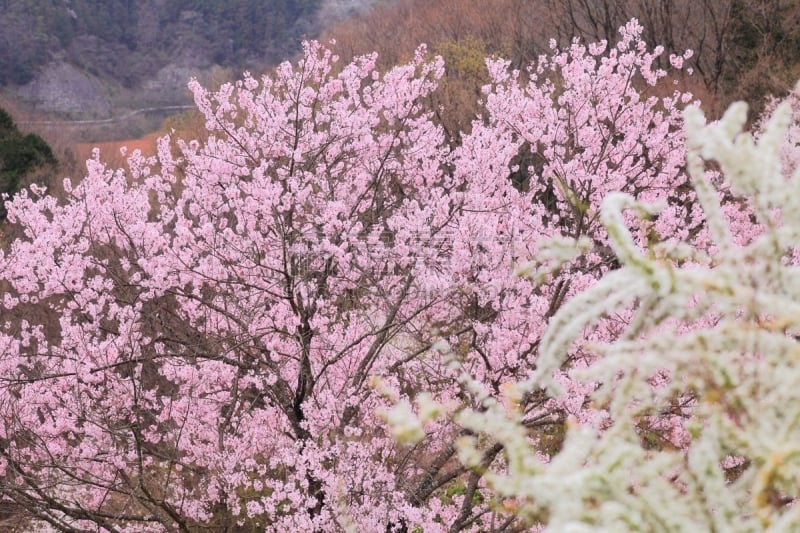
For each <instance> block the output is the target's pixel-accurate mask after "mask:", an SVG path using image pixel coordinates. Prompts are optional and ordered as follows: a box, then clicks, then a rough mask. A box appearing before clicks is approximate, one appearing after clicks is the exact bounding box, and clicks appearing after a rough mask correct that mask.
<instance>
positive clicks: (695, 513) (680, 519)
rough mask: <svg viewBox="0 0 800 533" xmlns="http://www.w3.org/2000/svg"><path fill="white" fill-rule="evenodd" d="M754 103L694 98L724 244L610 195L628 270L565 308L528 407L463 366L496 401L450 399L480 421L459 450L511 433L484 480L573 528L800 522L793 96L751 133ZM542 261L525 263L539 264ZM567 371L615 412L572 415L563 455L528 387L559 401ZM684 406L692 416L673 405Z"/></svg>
mask: <svg viewBox="0 0 800 533" xmlns="http://www.w3.org/2000/svg"><path fill="white" fill-rule="evenodd" d="M746 111H747V107H746V105H745V104H742V103H739V104H735V105H733V106H732V107H731V108H730V109H729V110H728V112H727V113H726V114H725V116H724V117H723V119H722V120H720V121H719V122H718V123H714V124H706V121H705V118H704V117H703V115H702V113H701V112H700V111H699V110H698V109H696V108H691V109H689V110H688V111H687V112H686V117H685V118H686V130H687V143H688V149H689V150H688V153H689V155H688V169H689V172H690V174H691V177H692V179H693V182H694V186H695V188H696V190H697V196H698V199H699V201H700V203H701V205H702V208H703V210H704V212H705V217H706V220H707V227H708V233H709V238H710V240H711V246H704V248H703V249H702V250H700V249H696V248H693V247H691V246H690V245H688V244H686V243H683V244H675V243H670V244H667V243H661V244H659V245H657V246H655V247H653V248H650V249H648V250H646V251H642V250H641V249H640V248H639V247H637V246H636V245H635V244H634V239H633V237H632V235H631V232H630V231H629V229H628V227H626V225H625V222H624V220H625V219H624V218H623V211H626V210H629V211H631V212H633V213H637V214H638V215H639V216H651V215H652V214H654V213H656V212H657V208H658V206H647V205H642V204H638V203H636V202H635V201H634V200H633V199H632V198H631V197H629V196H627V195H624V194H612V195H610V196H609V197H608V198H607V199H606V200H605V202H604V204H603V208H602V219H603V223H604V224H605V226H606V227H607V229H608V233H609V235H610V237H611V240H612V243H613V246H614V249H615V252H616V254H617V256H618V258H619V261H620V264H621V268H619V269H618V270H615V271H613V272H610V273H609V274H608V275H606V276H605V277H604V278H603V279H602V280H601V281H600V282H599V283H597V284H596V285H594V286H593V287H591V288H589V289H588V290H586V291H585V292H583V293H581V294H579V295H577V296H576V297H575V298H573V299H572V300H571V301H570V302H568V303H567V304H566V305H565V306H564V307H563V308H562V309H561V310H560V311H559V312H558V313H557V314H556V315H555V316H554V317H553V318H552V320H551V321H550V325H549V329H548V332H547V334H546V335H545V337H544V339H543V341H542V346H541V356H540V358H539V359H538V361H537V369H536V371H535V372H534V374H533V375H532V376H531V378H530V379H529V380H528V381H526V382H523V383H518V384H516V386H515V389H514V391H513V393H509V394H508V397H509V399H510V400H509V401H510V403H512V404H515V405H516V408H511V409H510V408H509V402H505V403H503V402H498V401H496V400H493V399H492V398H491V397H489V395H488V394H486V395H483V397H481V396H482V394H481V385H480V384H479V383H478V382H477V381H474V380H472V379H471V378H470V377H469V376H465V377H464V378H463V379H464V380H465V382H466V384H467V385H468V386H467V390H470V391H472V392H473V393H474V394H475V395H476V396H477V397H478V400H479V401H481V400H482V409H478V410H470V409H456V408H452V407H450V416H452V417H453V419H454V420H455V421H456V422H457V423H459V424H460V425H461V426H463V427H464V428H465V429H467V430H469V431H470V432H471V433H472V434H473V435H474V436H472V437H464V438H462V439H461V441H459V443H458V445H459V454H460V458H461V460H462V461H463V462H464V463H465V464H467V465H469V466H471V467H473V468H476V469H480V470H481V471H483V469H482V467H481V457H482V453H481V451H482V450H483V449H484V448H485V447H486V446H487V441H488V440H493V441H497V442H500V443H502V444H503V445H504V453H505V455H506V461H505V464H504V467H503V468H502V469H498V470H496V471H489V472H485V476H484V479H485V480H486V484H487V485H488V487H490V488H491V490H492V491H493V492H494V495H493V496H494V497H495V498H496V499H497V504H498V507H502V508H503V509H506V510H508V511H509V512H510V513H516V514H518V515H519V516H521V517H522V518H524V519H525V520H527V521H528V522H529V523H530V524H531V525H536V524H538V525H539V526H541V527H543V528H544V529H545V530H546V531H559V532H583V531H586V532H597V531H720V532H722V531H737V532H739V531H775V532H777V531H787V532H788V531H798V530H800V505H797V504H796V502H797V498H798V496H800V364H798V363H800V344H798V337H797V335H798V334H800V268H798V266H797V261H796V258H797V253H796V251H795V248H796V246H797V244H798V243H800V172H795V174H794V176H793V177H791V178H786V177H785V176H784V174H783V173H782V169H781V163H780V150H781V145H782V142H783V139H784V136H785V134H786V131H787V128H788V127H789V123H790V118H791V110H790V108H789V106H788V105H782V106H779V107H778V108H777V109H776V110H775V112H774V114H773V116H772V118H771V120H770V121H769V123H768V125H767V126H766V128H765V130H764V132H763V133H762V134H761V135H760V136H759V138H758V141H757V142H756V141H754V140H753V138H752V137H751V135H749V134H748V133H745V132H743V128H744V126H745V122H746ZM720 173H721V175H722V176H723V177H724V180H725V183H724V184H722V183H721V182H720V180H718V179H717V177H718V176H719V175H720ZM723 188H724V190H726V191H728V194H736V195H740V196H743V197H745V198H746V199H747V202H748V204H749V207H750V209H751V210H752V213H753V214H754V216H755V217H756V218H757V221H758V224H757V225H755V224H754V227H757V228H759V229H758V233H757V234H754V235H752V236H750V238H749V239H745V242H747V243H748V244H746V245H741V244H736V243H741V242H742V240H741V239H739V237H741V236H740V235H734V234H733V232H732V230H731V226H730V224H729V219H728V218H727V217H726V215H725V213H724V212H723V209H722V208H721V206H720V203H719V197H720V193H719V191H720V190H722V189H723ZM628 220H630V218H629V217H628ZM560 246H562V247H563V243H562V244H561V245H560ZM566 257H567V256H565V258H566ZM530 270H531V269H530V268H527V269H526V268H523V269H521V271H522V272H524V273H525V274H526V275H531V276H534V277H535V276H536V273H535V272H534V273H531V272H530ZM626 310H632V318H631V320H630V321H629V322H628V325H627V326H626V328H627V329H626V330H625V331H623V333H622V334H621V335H620V336H619V337H618V338H617V339H616V340H614V341H613V342H610V343H607V344H603V345H584V346H583V349H584V350H586V351H587V352H589V353H592V354H594V357H593V358H591V359H589V363H587V364H586V365H583V366H582V368H577V367H576V366H575V365H569V364H568V363H567V354H568V353H569V351H570V348H572V347H573V344H574V343H575V342H579V341H578V340H579V339H581V338H585V336H584V335H583V334H584V333H585V332H586V331H587V328H589V329H590V328H591V327H592V326H593V325H594V324H597V323H599V322H600V321H602V320H604V319H605V318H606V317H608V316H609V315H611V314H613V313H614V312H615V311H620V312H622V311H626ZM560 370H568V371H569V375H570V377H571V378H572V379H573V380H577V382H579V383H585V384H588V385H592V384H597V385H596V392H595V394H594V395H593V397H592V401H593V403H592V405H591V406H590V408H593V409H597V410H598V411H602V412H603V413H604V414H605V415H607V416H604V417H602V418H601V419H602V421H603V422H602V427H599V426H600V424H598V425H597V427H595V425H594V424H592V423H591V422H587V421H577V420H572V421H569V422H568V423H567V428H566V437H565V440H564V443H563V446H562V447H561V448H560V451H559V452H558V453H556V454H555V455H553V456H551V457H547V456H544V455H542V454H541V453H540V452H539V451H538V450H537V445H536V444H537V443H536V442H535V441H534V440H533V439H532V438H531V436H530V432H529V431H528V430H527V429H526V427H525V423H526V414H525V398H526V397H529V396H530V395H531V394H532V393H534V392H535V391H537V390H541V389H546V390H547V391H548V393H549V394H551V395H553V396H554V397H556V398H557V397H558V395H559V394H561V393H562V391H561V390H560V388H559V383H560V381H559V380H558V377H557V376H558V374H559V371H560ZM656 383H657V385H656ZM678 405H679V406H680V409H679V410H678V411H677V412H679V413H680V416H669V415H670V414H671V413H675V412H676V406H678ZM408 407H409V406H408V405H405V409H404V412H405V413H406V414H408V413H411V410H410V409H409V408H408ZM645 419H648V420H662V421H665V423H668V424H673V425H676V426H677V427H675V428H674V429H675V430H676V431H678V432H683V434H685V435H686V437H685V439H684V443H685V444H684V446H682V447H681V448H676V447H674V446H670V445H660V446H659V445H654V444H653V442H652V441H651V440H648V439H646V438H644V436H643V435H642V423H641V422H642V420H645ZM406 425H408V424H407V423H406ZM662 429H663V428H662ZM667 429H669V428H667Z"/></svg>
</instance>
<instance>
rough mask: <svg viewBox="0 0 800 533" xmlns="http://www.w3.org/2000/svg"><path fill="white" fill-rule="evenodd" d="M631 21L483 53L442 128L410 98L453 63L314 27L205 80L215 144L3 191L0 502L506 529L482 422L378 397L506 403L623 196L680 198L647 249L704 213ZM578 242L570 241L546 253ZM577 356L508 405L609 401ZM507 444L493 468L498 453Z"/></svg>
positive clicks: (139, 527) (548, 421) (671, 111)
mask: <svg viewBox="0 0 800 533" xmlns="http://www.w3.org/2000/svg"><path fill="white" fill-rule="evenodd" d="M640 35H641V27H639V26H638V24H636V23H635V22H631V23H630V24H628V25H626V26H625V27H624V28H622V29H621V39H620V41H619V43H617V44H616V45H615V46H614V47H611V48H610V49H609V48H608V47H607V45H606V43H598V44H594V45H589V46H586V45H583V44H580V43H578V42H575V43H574V44H573V45H572V46H571V47H570V48H569V49H568V50H563V51H561V50H557V49H554V50H553V54H552V55H551V56H550V57H542V58H540V60H539V61H538V62H537V63H536V65H534V66H533V67H532V68H531V70H530V71H529V72H526V73H519V72H513V71H510V70H509V68H508V65H507V64H506V63H504V62H502V61H496V60H495V61H490V62H489V67H490V73H491V77H492V80H493V81H492V84H491V85H489V86H488V87H486V89H485V116H482V117H478V119H477V120H476V122H475V123H474V125H473V128H472V131H471V133H469V134H467V135H464V136H463V137H462V138H461V139H460V142H459V143H458V145H457V146H450V145H448V144H447V143H446V142H445V137H444V135H443V132H442V129H441V127H440V126H439V125H437V123H436V122H435V120H434V119H433V116H434V113H433V112H432V110H431V109H428V108H427V107H426V103H427V102H428V101H429V100H428V99H427V96H428V95H430V93H431V92H432V91H434V90H435V88H436V81H437V79H438V78H439V77H440V76H441V74H442V68H443V65H442V62H441V60H440V59H438V58H432V59H431V58H426V55H425V52H424V49H420V50H419V51H418V53H417V55H416V57H415V58H414V59H413V61H411V62H410V63H408V64H406V65H401V66H398V67H395V68H394V69H392V70H390V71H388V72H386V73H384V74H380V73H378V72H376V71H375V66H374V65H375V56H366V57H361V58H358V59H356V60H355V61H353V62H352V63H351V64H348V65H344V66H339V65H338V64H337V63H336V59H335V57H334V56H333V55H332V52H331V51H329V50H327V49H326V48H324V47H323V46H321V45H319V44H317V43H308V44H306V46H305V53H304V55H303V58H302V59H301V60H300V61H299V62H298V63H297V64H296V65H291V64H289V63H286V64H283V65H281V66H280V67H279V68H278V69H277V70H276V71H275V72H274V74H272V75H270V76H265V77H263V78H261V79H255V78H253V77H251V76H246V77H245V78H244V79H243V80H242V81H239V82H237V83H235V84H231V85H226V86H223V87H222V88H221V89H220V90H219V91H217V92H213V93H211V92H209V91H206V90H204V89H203V88H201V87H200V86H198V85H197V84H196V83H192V84H191V89H192V91H193V92H194V94H195V100H196V102H197V106H198V108H199V110H200V111H201V112H202V113H203V115H204V116H205V119H206V124H205V126H206V129H207V130H208V134H209V135H208V140H207V141H205V142H204V143H203V144H200V143H198V142H197V141H193V140H180V139H175V140H170V139H168V138H164V139H162V140H161V142H160V143H159V150H158V155H157V157H152V158H145V157H142V155H141V154H139V153H136V152H134V153H133V154H132V156H131V157H130V158H129V161H128V165H127V167H126V168H123V169H111V168H107V167H106V166H105V165H104V164H103V163H102V162H101V160H100V158H99V156H98V157H95V158H93V159H92V160H90V161H88V162H87V171H88V172H87V176H86V177H85V178H84V179H83V180H81V181H80V182H79V183H77V184H75V185H72V184H71V183H70V182H65V187H64V188H65V190H66V192H67V194H66V197H65V198H63V199H60V200H59V199H56V198H53V197H51V196H47V195H46V194H45V192H44V191H42V190H40V189H37V188H35V187H34V188H32V189H31V190H30V192H29V193H23V194H21V195H20V196H19V197H17V198H15V199H14V200H13V201H12V202H10V203H9V204H8V208H9V220H10V221H11V222H12V223H15V224H18V225H19V226H20V228H21V231H22V233H23V236H22V237H21V238H19V239H17V240H16V241H14V242H13V243H12V245H11V247H10V250H8V251H7V252H6V253H5V254H3V255H2V257H1V258H0V280H2V284H3V287H4V289H5V290H4V296H3V300H2V302H1V303H0V306H1V309H2V317H3V320H2V324H0V343H2V345H3V347H4V349H3V351H2V352H1V353H2V355H0V367H1V369H0V376H2V377H1V378H0V419H2V422H3V423H2V424H0V474H1V475H2V477H0V495H2V498H3V499H4V500H5V501H7V502H12V503H14V504H15V505H17V506H18V507H20V508H22V509H24V510H25V511H26V512H27V513H29V514H30V515H31V516H32V517H34V518H36V519H37V520H39V521H40V522H45V523H49V524H50V525H51V526H52V527H54V528H55V529H57V530H61V531H81V530H85V529H87V528H90V529H92V530H94V529H99V530H102V531H173V530H177V531H201V530H212V531H234V530H238V529H237V528H246V529H248V530H260V529H268V530H278V529H284V530H289V531H336V530H358V531H382V530H392V531H413V530H417V531H419V530H422V531H426V532H428V531H447V530H449V531H462V530H463V531H487V530H503V529H508V528H509V527H514V525H515V524H517V522H516V520H517V518H516V516H515V515H511V516H506V514H505V511H504V509H503V508H502V506H501V505H499V504H498V500H496V498H495V496H494V495H493V492H492V490H491V489H490V488H489V487H488V486H487V485H486V483H485V481H484V479H483V476H482V475H481V473H480V471H479V470H478V471H476V470H472V469H468V468H467V467H465V466H463V465H462V464H461V463H459V462H458V461H457V458H456V447H455V445H454V443H455V442H456V440H457V439H458V438H459V437H463V436H464V435H465V434H471V433H472V430H465V429H463V428H460V427H459V426H458V425H457V424H454V423H452V422H449V421H447V420H443V419H438V420H431V421H430V422H429V423H428V425H426V426H424V427H423V426H421V425H413V424H412V425H410V426H407V427H400V428H399V429H398V426H397V425H396V424H389V425H387V423H386V421H387V420H389V421H390V422H391V421H392V420H395V421H396V418H397V417H396V416H395V415H396V413H397V411H396V408H395V409H391V408H390V406H391V405H392V404H393V403H394V402H396V401H398V400H400V401H403V402H405V403H401V405H404V406H405V408H406V409H410V408H411V407H410V405H411V404H410V402H411V401H413V402H414V403H415V405H416V406H417V407H418V408H419V409H420V410H422V411H423V412H426V409H427V407H430V406H432V405H434V404H433V403H432V401H431V397H435V398H436V400H438V401H439V402H445V403H447V404H452V405H459V406H461V407H472V408H476V409H477V408H479V407H480V405H481V402H482V401H483V400H482V398H483V396H482V395H490V396H492V397H496V398H500V399H502V398H507V395H508V394H507V393H508V388H507V386H508V385H509V384H511V383H514V382H516V381H519V380H521V379H524V378H525V377H527V376H528V375H529V373H530V372H532V371H533V370H534V369H535V368H536V365H537V359H538V355H539V346H540V344H541V341H542V336H543V334H544V331H545V327H546V325H547V323H548V321H549V320H550V319H551V317H553V315H554V314H555V312H556V311H557V310H558V309H559V308H561V306H562V305H563V303H564V302H565V301H567V300H569V299H570V298H572V297H573V296H574V295H575V294H577V293H578V292H580V291H583V290H585V289H587V288H588V287H591V286H592V285H593V284H594V283H595V282H596V280H597V279H598V278H599V277H600V276H601V275H603V274H604V273H606V272H608V271H609V270H612V269H615V268H616V267H617V263H616V262H615V259H614V255H613V254H612V253H611V249H610V246H609V242H610V241H609V236H608V234H607V231H606V229H604V227H603V226H602V225H601V224H600V221H599V213H600V211H599V205H600V202H601V200H602V199H603V198H604V197H605V196H606V195H608V194H609V193H611V192H615V191H624V192H627V193H630V194H632V195H634V196H635V197H636V198H638V199H641V200H643V201H656V200H661V201H663V202H665V204H666V205H667V207H666V208H665V210H663V211H662V214H661V216H660V217H658V218H657V219H652V220H649V221H647V222H646V223H644V224H643V225H642V226H641V229H640V231H639V234H638V235H637V236H636V243H637V245H638V246H640V247H641V249H642V250H648V249H649V243H650V242H651V240H652V239H653V238H654V237H653V235H658V236H661V237H670V236H679V237H681V238H696V237H698V236H699V235H702V233H703V231H704V230H703V228H702V219H701V218H700V217H699V211H698V210H697V209H695V207H694V196H693V195H692V193H691V188H690V187H688V186H687V178H686V176H685V174H684V172H683V161H684V160H685V148H684V141H683V134H682V131H681V128H680V125H681V119H680V112H679V111H680V108H681V107H682V106H683V105H684V104H686V103H687V102H688V101H689V100H690V99H691V96H690V95H686V94H681V93H678V92H674V93H671V94H669V95H668V96H666V97H663V96H657V95H656V93H659V92H660V94H663V87H661V85H663V82H664V78H665V76H666V73H665V72H663V71H660V70H657V69H654V68H653V61H654V58H655V57H656V56H657V55H658V54H659V53H660V50H659V49H656V50H654V51H652V52H651V51H649V50H648V49H647V47H646V46H645V44H644V43H643V42H642V41H641V40H640ZM675 63H676V64H677V63H680V60H679V59H678V58H675ZM564 238H565V239H569V240H570V241H569V242H572V241H579V242H580V243H581V247H582V250H583V253H582V254H580V255H578V256H577V257H575V258H573V259H572V260H571V261H566V262H565V261H562V256H563V253H562V252H563V251H564V250H563V246H562V247H561V248H559V246H558V242H560V241H558V239H564ZM553 242H555V243H556V245H553V244H552V243H553ZM563 242H567V241H563ZM543 243H550V244H548V245H545V244H543ZM531 265H534V266H536V267H542V268H541V269H540V272H543V275H542V276H541V277H540V278H538V279H537V280H536V283H533V284H532V283H530V282H529V280H527V279H525V278H524V277H523V276H521V275H520V272H521V271H524V270H526V269H530V268H533V266H531ZM628 318H629V314H626V313H625V312H620V313H619V314H617V315H614V316H609V317H607V320H606V322H605V324H604V327H603V328H600V329H597V330H596V331H595V332H594V333H593V335H595V336H596V337H597V338H600V339H610V338H613V337H614V336H615V335H616V334H617V333H618V332H619V331H620V330H621V329H622V326H621V324H623V323H624V322H625V321H626V320H628ZM440 339H446V343H447V349H444V348H443V346H444V345H443V344H442V341H440ZM452 354H455V357H457V360H458V365H453V364H452V361H450V358H451V357H452V356H453V355H452ZM584 355H585V354H583V353H582V352H581V351H579V350H577V349H576V350H573V351H571V352H570V354H569V357H568V358H567V359H568V362H567V363H565V368H567V367H570V366H575V365H580V364H582V363H581V361H582V360H583V359H582V358H583V357H584ZM464 369H466V370H467V371H468V372H469V373H470V374H471V375H472V376H474V377H475V378H476V380H477V382H478V383H480V384H481V386H482V388H481V391H479V392H480V393H478V391H476V390H475V387H473V386H472V384H471V383H467V382H463V381H460V380H459V375H460V374H461V372H462V371H463V370H464ZM563 378H564V379H563V381H564V384H565V385H566V386H567V387H568V388H569V389H570V391H571V394H570V396H569V397H568V398H567V400H566V401H554V400H552V399H549V398H548V397H547V396H546V395H545V394H544V393H543V392H542V393H539V392H536V393H529V394H526V395H525V397H524V398H520V399H518V400H516V401H514V402H511V403H513V404H514V405H513V406H511V404H509V405H510V408H511V407H513V408H514V409H519V410H520V412H521V413H522V415H521V416H522V417H523V420H524V424H525V425H526V427H528V428H529V430H530V432H531V434H530V435H531V436H530V438H531V439H532V441H533V442H534V443H535V444H536V446H538V447H539V448H540V449H541V451H542V453H550V452H552V451H553V450H554V449H557V448H558V447H559V446H560V439H561V436H562V434H563V425H564V420H565V419H566V417H567V416H568V415H569V414H573V415H576V416H579V417H581V416H583V413H587V412H591V413H594V414H592V415H591V416H595V415H596V413H595V412H592V411H590V410H587V398H588V394H589V393H590V392H591V391H592V390H593V385H591V384H589V385H586V384H583V383H579V382H573V381H571V380H570V379H569V378H567V377H566V374H564V376H563ZM422 391H430V393H431V396H427V395H422V394H421V392H422ZM426 406H427V407H426ZM428 414H430V415H431V417H432V416H433V413H428ZM428 418H430V417H428ZM404 435H406V436H407V435H414V436H415V437H416V438H417V443H416V444H413V445H407V444H403V443H399V444H398V443H397V442H396V441H395V439H394V438H393V437H397V436H400V437H403V436H404ZM502 449H503V447H502V445H500V444H493V445H490V446H488V447H487V448H486V449H485V450H483V451H482V455H481V457H480V458H479V462H480V464H482V465H484V467H489V466H492V467H493V468H503V464H504V461H505V459H503V456H502V454H501V453H500V452H501V451H502Z"/></svg>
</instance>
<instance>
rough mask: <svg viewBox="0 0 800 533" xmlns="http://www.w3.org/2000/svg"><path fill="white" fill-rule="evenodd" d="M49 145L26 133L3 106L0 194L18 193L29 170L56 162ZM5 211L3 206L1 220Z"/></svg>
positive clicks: (0, 211)
mask: <svg viewBox="0 0 800 533" xmlns="http://www.w3.org/2000/svg"><path fill="white" fill-rule="evenodd" d="M55 164H56V158H55V156H54V155H53V151H52V150H51V149H50V146H48V144H47V143H46V142H45V141H44V139H42V138H41V137H39V136H38V135H36V134H35V133H29V134H27V135H23V134H22V133H21V132H20V131H19V130H18V129H17V127H16V125H15V124H14V121H13V120H12V118H11V115H9V114H8V112H7V111H5V110H4V109H0V194H8V195H9V196H11V195H13V194H15V193H16V192H17V191H18V190H19V188H20V184H21V183H22V182H23V178H25V176H26V175H28V173H30V172H31V171H33V170H35V169H37V168H40V167H43V166H45V165H55ZM5 217H6V210H5V207H4V206H3V205H0V220H4V219H5Z"/></svg>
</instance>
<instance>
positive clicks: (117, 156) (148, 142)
mask: <svg viewBox="0 0 800 533" xmlns="http://www.w3.org/2000/svg"><path fill="white" fill-rule="evenodd" d="M163 134H164V133H163V132H160V131H156V132H152V133H148V134H147V135H145V136H143V137H140V138H138V139H124V140H122V141H107V142H100V143H79V144H76V145H75V157H76V159H77V160H78V161H79V162H82V161H86V160H87V159H89V158H91V157H92V150H94V148H99V149H100V159H101V160H102V161H103V162H105V163H107V164H108V165H109V166H111V167H120V166H123V165H124V164H125V160H126V158H127V156H123V155H122V154H121V152H120V149H121V148H122V147H127V148H128V152H127V153H128V154H130V153H132V152H133V151H134V150H141V151H142V154H143V155H145V156H149V155H155V153H156V141H157V139H158V138H159V137H160V136H161V135H163Z"/></svg>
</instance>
